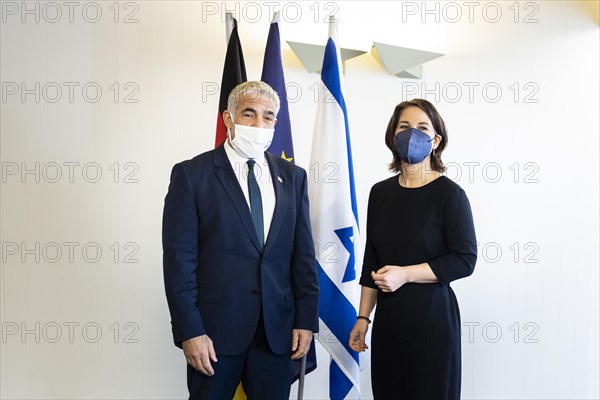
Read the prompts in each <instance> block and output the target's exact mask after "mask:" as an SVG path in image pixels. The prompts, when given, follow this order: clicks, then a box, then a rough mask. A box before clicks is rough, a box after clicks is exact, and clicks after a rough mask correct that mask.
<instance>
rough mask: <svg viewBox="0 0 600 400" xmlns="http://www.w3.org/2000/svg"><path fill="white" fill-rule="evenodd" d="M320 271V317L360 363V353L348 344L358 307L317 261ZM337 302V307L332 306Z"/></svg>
mask: <svg viewBox="0 0 600 400" xmlns="http://www.w3.org/2000/svg"><path fill="white" fill-rule="evenodd" d="M317 271H318V273H319V287H320V295H319V317H320V318H321V319H322V320H323V322H324V323H325V325H327V327H328V328H329V330H330V331H331V333H332V334H333V335H334V336H335V338H336V339H337V340H338V341H339V342H340V344H342V345H343V346H344V348H345V349H346V351H347V352H348V353H349V354H350V355H351V356H352V358H354V360H356V362H357V363H358V353H357V352H355V351H354V350H352V349H351V348H350V346H348V337H349V335H350V331H351V330H352V328H353V327H354V323H355V322H356V309H354V306H353V305H352V303H350V301H348V298H346V296H344V294H343V293H342V292H341V291H340V289H338V287H337V286H336V285H335V283H333V281H332V280H331V279H329V276H328V275H327V274H326V273H325V271H324V270H323V268H322V267H321V264H320V263H319V261H317ZM332 304H335V307H332Z"/></svg>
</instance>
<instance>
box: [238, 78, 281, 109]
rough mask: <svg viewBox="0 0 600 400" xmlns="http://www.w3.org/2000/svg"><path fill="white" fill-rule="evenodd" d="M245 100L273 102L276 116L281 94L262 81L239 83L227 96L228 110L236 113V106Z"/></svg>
mask: <svg viewBox="0 0 600 400" xmlns="http://www.w3.org/2000/svg"><path fill="white" fill-rule="evenodd" d="M244 100H252V101H256V100H267V101H270V102H271V103H273V108H275V116H277V113H278V112H279V104H280V103H279V95H278V94H277V92H276V91H275V90H273V88H272V87H271V86H269V85H268V84H266V83H265V82H262V81H248V82H244V83H240V84H239V85H237V86H236V87H235V88H233V90H232V91H231V93H229V97H228V98H227V110H229V112H230V113H231V115H232V116H234V115H235V109H236V106H237V105H238V104H239V103H240V102H242V101H244Z"/></svg>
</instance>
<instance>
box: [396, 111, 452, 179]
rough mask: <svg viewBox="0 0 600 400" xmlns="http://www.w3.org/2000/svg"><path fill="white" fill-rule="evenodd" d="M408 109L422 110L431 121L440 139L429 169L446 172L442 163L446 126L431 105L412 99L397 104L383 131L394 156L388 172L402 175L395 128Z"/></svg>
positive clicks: (446, 135)
mask: <svg viewBox="0 0 600 400" xmlns="http://www.w3.org/2000/svg"><path fill="white" fill-rule="evenodd" d="M408 107H418V108H420V109H421V110H423V112H424V113H425V114H427V116H428V117H429V119H430V120H431V123H432V124H433V129H434V130H435V133H436V134H438V135H440V136H441V137H442V140H441V141H440V144H439V145H438V147H437V149H435V150H434V151H433V153H432V154H431V156H430V158H429V160H430V162H431V169H433V170H434V171H437V172H444V171H445V170H446V167H445V166H444V163H443V162H442V152H443V151H444V149H445V148H446V145H447V144H448V132H447V131H446V124H445V123H444V120H443V119H442V116H441V115H440V113H438V111H437V110H436V109H435V107H434V106H433V104H431V103H430V102H428V101H427V100H424V99H413V100H411V101H403V102H402V103H400V104H398V105H397V106H396V108H395V109H394V113H393V114H392V118H390V122H389V123H388V126H387V129H386V130H385V144H386V145H387V147H388V148H389V149H390V150H391V151H392V154H393V155H394V160H393V161H392V162H391V163H390V165H389V168H390V170H391V171H393V172H400V173H402V170H401V168H400V156H398V152H396V145H395V143H394V142H395V133H396V128H397V127H398V122H399V121H400V115H401V114H402V112H403V111H404V110H406V109H407V108H408Z"/></svg>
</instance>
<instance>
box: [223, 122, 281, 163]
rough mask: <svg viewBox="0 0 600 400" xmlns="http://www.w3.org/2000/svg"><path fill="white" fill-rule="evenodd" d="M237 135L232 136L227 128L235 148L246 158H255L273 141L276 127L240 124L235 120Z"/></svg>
mask: <svg viewBox="0 0 600 400" xmlns="http://www.w3.org/2000/svg"><path fill="white" fill-rule="evenodd" d="M234 125H235V137H234V138H233V139H232V138H231V132H229V129H228V130H227V136H228V137H229V142H230V143H231V147H233V150H235V152H236V153H237V154H238V155H239V156H240V157H244V158H250V159H254V158H257V157H259V156H260V155H261V154H262V153H264V152H265V151H266V150H267V149H268V148H269V146H270V145H271V142H272V141H273V134H274V133H275V128H256V127H254V126H246V125H239V124H236V123H235V122H234Z"/></svg>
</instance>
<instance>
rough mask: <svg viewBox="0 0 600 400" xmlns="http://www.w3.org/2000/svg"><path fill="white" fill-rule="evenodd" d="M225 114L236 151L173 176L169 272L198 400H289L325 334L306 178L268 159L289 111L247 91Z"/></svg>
mask: <svg viewBox="0 0 600 400" xmlns="http://www.w3.org/2000/svg"><path fill="white" fill-rule="evenodd" d="M227 108H228V109H227V110H226V111H225V112H224V113H223V119H224V122H225V125H226V126H227V128H228V139H227V141H226V142H225V143H224V144H223V145H221V146H219V147H217V148H216V149H214V150H211V151H208V152H206V153H203V154H200V155H198V156H196V157H194V158H193V159H191V160H187V161H183V162H181V163H179V164H176V165H175V166H174V167H173V170H172V173H171V183H170V185H169V191H168V193H167V196H166V198H165V207H164V214H163V231H162V232H163V233H162V235H163V266H164V280H165V290H166V295H167V301H168V304H169V310H170V313H171V325H172V329H173V337H174V341H175V344H176V345H177V346H178V347H181V348H183V352H184V354H185V358H186V360H187V363H188V389H189V392H190V399H193V400H196V399H215V400H223V399H231V398H232V397H233V395H234V393H235V390H236V387H237V385H238V383H239V382H240V380H241V381H242V384H243V387H244V391H245V392H246V394H247V396H248V398H249V399H250V400H252V399H257V400H258V399H260V400H269V399H274V400H275V399H277V400H282V399H288V398H289V391H290V374H291V359H298V358H301V357H303V356H304V355H305V354H306V353H307V352H308V349H309V348H310V342H311V339H312V335H313V332H317V331H318V301H319V299H318V297H319V287H318V278H317V273H316V266H315V253H314V245H313V240H312V233H311V227H310V216H309V208H308V194H307V176H306V172H305V171H304V170H303V169H302V168H300V167H298V166H296V165H294V164H291V163H289V162H287V161H285V160H283V159H281V158H279V157H276V156H274V155H272V154H270V153H267V152H265V150H266V149H267V148H268V147H269V144H270V142H271V140H272V137H273V129H274V126H275V122H276V115H277V112H278V110H279V98H278V96H277V93H275V91H274V90H273V89H272V88H271V87H270V86H269V85H267V84H266V83H264V82H245V83H242V84H241V85H238V86H237V87H236V88H235V89H234V90H233V91H232V92H231V94H230V95H229V99H228V107H227Z"/></svg>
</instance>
